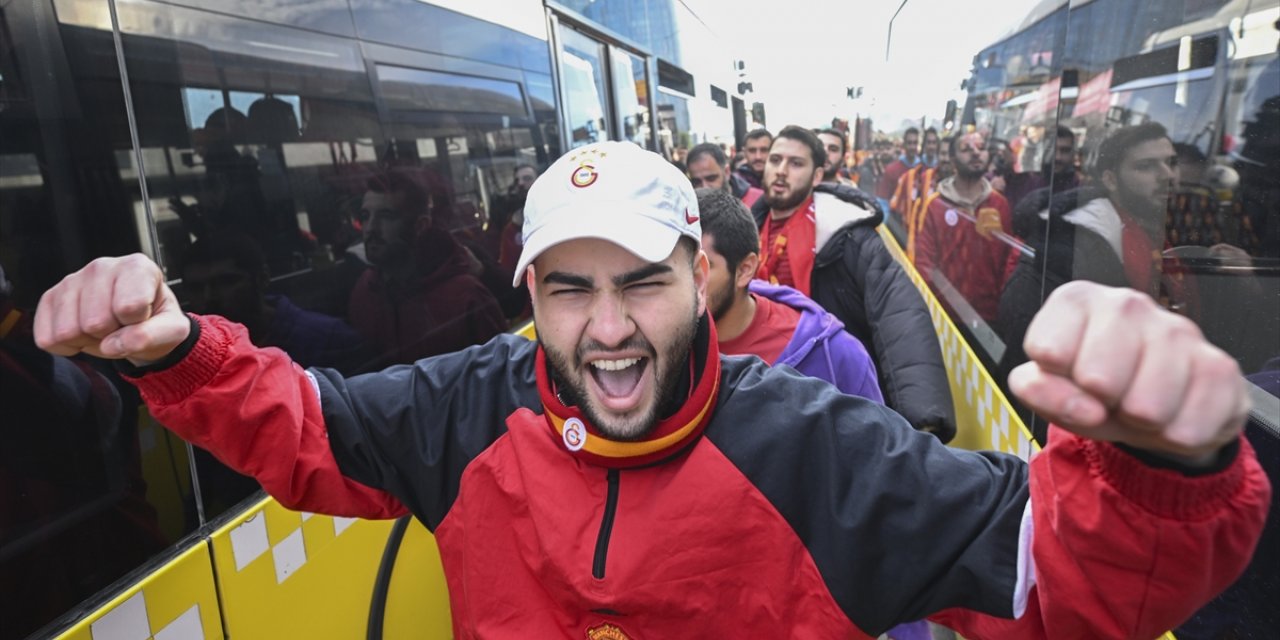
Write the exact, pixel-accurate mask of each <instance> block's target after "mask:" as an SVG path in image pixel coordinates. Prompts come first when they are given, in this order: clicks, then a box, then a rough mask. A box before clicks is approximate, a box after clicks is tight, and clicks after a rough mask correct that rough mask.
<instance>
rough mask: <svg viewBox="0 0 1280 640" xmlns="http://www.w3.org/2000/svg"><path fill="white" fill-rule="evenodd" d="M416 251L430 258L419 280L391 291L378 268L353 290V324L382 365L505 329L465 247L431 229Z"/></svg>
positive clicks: (479, 340)
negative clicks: (418, 250) (428, 238)
mask: <svg viewBox="0 0 1280 640" xmlns="http://www.w3.org/2000/svg"><path fill="white" fill-rule="evenodd" d="M420 251H421V252H422V253H424V254H426V255H429V256H431V257H432V262H431V264H429V265H426V266H425V267H424V269H423V271H424V273H423V274H422V275H421V276H419V277H418V279H417V281H416V282H414V283H413V284H412V285H411V286H409V287H406V288H405V289H401V290H395V289H394V288H392V287H390V286H388V285H387V283H385V282H383V280H382V278H381V276H380V275H379V273H378V271H377V268H376V267H370V268H369V269H368V270H366V271H365V272H364V274H363V275H361V276H360V280H359V281H357V282H356V286H355V287H354V288H353V289H352V290H351V300H350V303H349V304H348V307H347V308H348V312H347V313H348V315H349V316H350V320H351V326H352V327H354V328H355V329H356V331H358V332H360V334H361V335H362V336H364V338H365V340H367V341H368V342H369V344H371V345H372V346H373V347H374V349H375V350H376V353H377V363H378V364H379V365H380V366H389V365H392V364H404V363H409V362H413V361H415V360H417V359H419V358H426V357H429V356H434V355H439V354H441V353H449V352H450V351H457V350H458V349H462V348H464V347H468V346H470V345H473V344H480V343H483V342H485V341H486V340H488V339H489V338H492V337H493V336H495V335H498V334H499V333H502V332H503V331H506V329H507V323H506V319H505V318H503V317H502V310H501V309H500V308H499V307H498V301H497V299H496V298H494V297H493V294H492V293H490V292H489V290H488V289H486V288H485V287H484V285H483V284H481V282H480V280H479V279H478V278H477V277H476V276H474V275H472V274H471V272H470V268H471V261H472V260H474V258H472V257H471V256H470V255H468V254H467V250H466V249H465V248H464V247H463V246H462V245H460V244H458V243H457V242H456V241H455V240H454V239H453V238H452V237H451V236H450V235H449V234H447V233H443V232H441V233H438V234H432V235H431V238H430V240H429V241H427V242H425V243H424V245H423V246H422V247H421V248H420Z"/></svg>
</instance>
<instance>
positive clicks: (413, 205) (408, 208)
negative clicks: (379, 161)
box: [364, 171, 431, 216]
mask: <svg viewBox="0 0 1280 640" xmlns="http://www.w3.org/2000/svg"><path fill="white" fill-rule="evenodd" d="M364 186H365V188H366V189H368V190H369V191H372V192H374V193H386V194H397V193H398V194H400V195H401V197H403V198H404V202H403V203H402V204H403V205H404V208H405V211H404V212H403V213H411V214H413V215H415V216H420V215H425V214H429V213H430V212H431V198H430V197H428V196H427V190H426V189H424V188H423V186H422V185H421V184H418V181H417V180H414V179H413V178H410V177H409V176H407V175H405V174H404V173H403V172H401V171H383V172H381V173H376V174H374V175H372V176H370V177H369V180H368V181H366V182H365V185H364Z"/></svg>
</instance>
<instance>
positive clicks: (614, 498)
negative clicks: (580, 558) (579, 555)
mask: <svg viewBox="0 0 1280 640" xmlns="http://www.w3.org/2000/svg"><path fill="white" fill-rule="evenodd" d="M607 478H608V481H609V490H608V495H607V496H606V497H605V500H604V517H602V518H600V535H599V536H597V537H596V555H595V559H594V560H593V561H592V562H591V575H592V576H594V577H595V579H596V580H604V561H605V558H606V557H607V556H608V555H609V536H611V535H612V534H613V517H614V515H616V514H617V512H618V470H617V469H610V470H609V472H608V475H607Z"/></svg>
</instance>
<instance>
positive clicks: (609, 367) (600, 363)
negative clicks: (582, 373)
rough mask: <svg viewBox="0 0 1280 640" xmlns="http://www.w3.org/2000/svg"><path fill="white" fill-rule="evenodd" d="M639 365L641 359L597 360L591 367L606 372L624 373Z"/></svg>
mask: <svg viewBox="0 0 1280 640" xmlns="http://www.w3.org/2000/svg"><path fill="white" fill-rule="evenodd" d="M639 363H640V358H623V359H622V360H596V361H595V362H592V363H591V366H593V367H595V368H597V369H603V370H605V371H622V370H623V369H626V368H627V367H630V366H634V365H636V364H639Z"/></svg>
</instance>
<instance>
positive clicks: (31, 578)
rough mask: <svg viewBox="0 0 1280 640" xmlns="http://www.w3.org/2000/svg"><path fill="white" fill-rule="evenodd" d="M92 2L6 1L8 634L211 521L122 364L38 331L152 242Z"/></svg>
mask: <svg viewBox="0 0 1280 640" xmlns="http://www.w3.org/2000/svg"><path fill="white" fill-rule="evenodd" d="M91 4H96V3H73V2H59V3H58V5H59V6H58V8H57V10H56V11H55V7H54V3H53V2H24V3H18V4H8V5H5V6H4V7H2V8H0V43H2V44H0V415H3V419H0V438H2V440H3V442H4V445H3V446H2V447H0V603H3V604H0V620H3V623H2V624H0V636H3V637H6V638H14V637H17V638H22V637H27V636H28V635H29V634H33V633H36V632H37V630H38V629H40V628H41V627H44V626H45V625H48V624H50V623H53V622H54V621H55V620H57V619H58V618H59V617H61V616H63V614H65V613H66V612H68V611H71V610H73V609H74V608H75V607H77V606H78V605H79V604H80V603H82V602H84V601H85V600H86V599H89V598H91V597H93V596H94V594H95V593H97V592H98V591H99V590H101V589H103V588H105V587H106V586H107V585H109V584H111V583H112V582H114V581H116V580H118V579H120V578H122V577H123V576H125V575H126V574H128V573H129V572H130V571H133V570H134V569H136V568H138V567H140V566H143V565H145V564H146V563H147V562H148V561H149V560H151V559H155V558H158V556H159V555H160V554H161V553H162V552H163V551H164V550H165V549H166V548H168V547H170V546H171V545H173V544H174V543H176V542H177V541H178V540H180V539H182V538H183V537H184V536H187V535H188V534H190V533H191V532H193V531H194V530H195V528H196V526H197V525H198V524H199V523H198V522H197V520H196V518H195V513H196V503H195V500H194V498H193V494H192V488H191V482H190V476H189V474H188V471H187V470H188V459H187V448H186V446H185V445H183V444H182V443H181V442H179V441H177V440H175V439H174V438H172V437H171V436H170V435H168V434H167V432H166V431H165V430H163V429H161V428H160V427H159V425H157V424H155V422H154V421H153V420H151V419H150V418H149V417H148V416H147V415H146V413H145V411H140V410H139V406H140V401H139V398H138V395H137V392H136V391H135V390H134V389H133V388H132V386H131V385H129V384H128V383H126V382H125V381H124V380H123V379H122V378H121V377H120V375H119V374H118V373H117V372H116V370H115V368H114V367H112V365H111V364H110V363H107V362H103V361H98V360H95V359H94V358H90V357H87V356H83V355H82V356H77V357H73V358H65V357H59V356H53V355H50V354H48V353H45V352H43V351H41V350H39V349H37V348H36V346H35V344H34V339H33V336H32V324H31V322H32V313H33V312H34V309H35V305H36V303H37V301H38V300H39V298H40V296H41V294H43V292H44V291H45V290H46V289H48V288H49V287H51V286H53V285H55V284H56V283H57V282H58V281H59V280H60V279H61V278H62V277H63V276H64V275H66V274H67V273H70V272H71V271H73V270H76V269H79V268H80V267H82V266H84V264H86V263H87V262H89V261H90V260H92V259H94V258H96V257H99V256H103V255H121V254H127V253H132V252H137V251H140V250H146V251H150V249H151V232H150V227H149V225H148V224H147V222H146V221H147V218H146V215H145V210H144V209H143V208H141V207H139V206H138V205H139V204H140V203H141V188H140V183H139V175H138V171H137V169H136V167H137V164H138V163H137V160H136V156H135V155H134V152H133V149H132V145H131V142H130V135H129V129H128V126H127V122H128V118H127V115H126V112H125V100H124V96H123V93H122V90H121V87H122V85H121V82H120V77H119V72H118V66H117V64H116V62H115V55H114V47H113V44H112V34H111V31H110V23H109V21H106V22H105V23H104V22H103V21H101V20H99V19H100V18H102V17H103V16H102V15H98V14H95V12H94V7H92V6H89V5H91ZM104 8H105V6H104ZM72 19H75V20H72ZM60 20H61V21H60Z"/></svg>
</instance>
